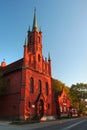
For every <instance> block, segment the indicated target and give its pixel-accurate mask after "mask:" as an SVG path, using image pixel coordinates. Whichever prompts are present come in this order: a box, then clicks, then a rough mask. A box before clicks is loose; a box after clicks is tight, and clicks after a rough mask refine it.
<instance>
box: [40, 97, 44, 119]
mask: <svg viewBox="0 0 87 130" xmlns="http://www.w3.org/2000/svg"><path fill="white" fill-rule="evenodd" d="M43 115H44V102H43V100H42V99H41V100H40V103H39V116H40V118H41V117H43Z"/></svg>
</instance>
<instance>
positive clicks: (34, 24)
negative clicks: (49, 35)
mask: <svg viewBox="0 0 87 130" xmlns="http://www.w3.org/2000/svg"><path fill="white" fill-rule="evenodd" d="M35 28H36V30H37V31H38V24H37V19H36V8H34V20H33V28H32V31H33V30H34V29H35Z"/></svg>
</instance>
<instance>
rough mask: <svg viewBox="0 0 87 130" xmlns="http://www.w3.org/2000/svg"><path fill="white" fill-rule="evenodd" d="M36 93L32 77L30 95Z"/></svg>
mask: <svg viewBox="0 0 87 130" xmlns="http://www.w3.org/2000/svg"><path fill="white" fill-rule="evenodd" d="M33 92H34V79H33V78H32V77H31V78H30V93H33Z"/></svg>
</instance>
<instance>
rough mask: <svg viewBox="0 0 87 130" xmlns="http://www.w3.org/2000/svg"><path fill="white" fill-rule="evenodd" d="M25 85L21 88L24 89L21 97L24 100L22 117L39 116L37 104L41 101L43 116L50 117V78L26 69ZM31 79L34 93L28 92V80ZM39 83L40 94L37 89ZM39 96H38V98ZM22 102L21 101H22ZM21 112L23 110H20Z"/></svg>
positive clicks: (51, 98) (51, 107) (51, 108)
mask: <svg viewBox="0 0 87 130" xmlns="http://www.w3.org/2000/svg"><path fill="white" fill-rule="evenodd" d="M25 74H26V85H25V87H23V89H25V90H24V91H25V93H23V94H24V95H22V96H23V97H25V100H24V104H25V105H24V113H23V114H24V117H25V118H27V117H28V116H34V115H36V114H37V115H38V116H39V104H40V100H43V103H44V115H52V110H53V106H52V100H53V97H52V95H53V91H52V81H51V77H50V76H48V75H45V74H42V73H40V72H37V71H33V70H31V69H26V72H25ZM31 78H33V81H34V91H33V93H31V92H30V79H31ZM39 81H41V94H40V93H39V89H38V82H39ZM46 83H48V95H47V94H46ZM39 94H40V96H39ZM36 100H37V101H36ZM22 102H23V101H22ZM21 111H22V112H23V110H21Z"/></svg>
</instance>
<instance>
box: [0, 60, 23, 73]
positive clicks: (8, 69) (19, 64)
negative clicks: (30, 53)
mask: <svg viewBox="0 0 87 130" xmlns="http://www.w3.org/2000/svg"><path fill="white" fill-rule="evenodd" d="M22 65H23V58H22V59H20V60H18V61H15V62H13V63H11V64H9V65H7V66H5V67H0V73H2V74H8V73H11V72H13V71H16V70H19V69H21V68H22Z"/></svg>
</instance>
